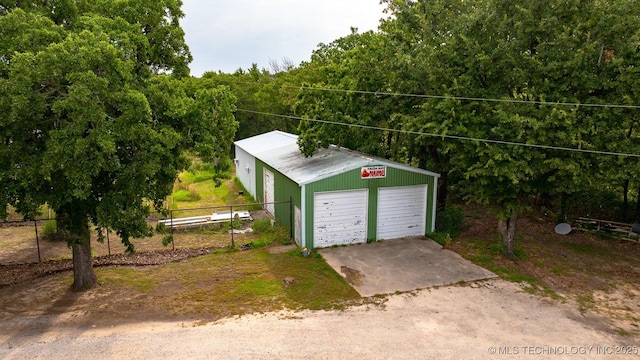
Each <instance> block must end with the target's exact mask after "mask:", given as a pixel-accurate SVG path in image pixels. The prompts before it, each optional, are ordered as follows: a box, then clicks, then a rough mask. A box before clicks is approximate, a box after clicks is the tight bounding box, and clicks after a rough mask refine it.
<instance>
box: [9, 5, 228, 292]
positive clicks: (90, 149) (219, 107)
mask: <svg viewBox="0 0 640 360" xmlns="http://www.w3.org/2000/svg"><path fill="white" fill-rule="evenodd" d="M58 3H59V4H64V5H65V6H64V7H59V6H57V5H56V4H58ZM180 4H181V2H180V1H177V0H173V1H172V0H165V1H155V2H153V1H142V0H140V1H134V0H131V1H121V2H112V1H106V0H105V1H93V2H85V1H63V0H60V1H59V2H55V1H54V2H45V3H44V5H43V4H42V3H40V2H37V3H35V5H31V4H30V3H29V6H27V5H25V6H24V9H23V8H21V6H18V5H17V4H15V5H13V4H10V5H6V4H3V5H2V11H3V13H4V14H5V15H3V16H1V17H0V33H2V34H3V37H2V40H0V112H1V113H2V114H3V115H2V118H1V120H0V133H1V134H2V136H3V139H2V142H1V143H0V154H1V156H2V157H1V159H2V160H1V163H0V200H2V201H3V203H4V204H7V205H12V206H14V207H15V208H16V209H17V210H18V211H19V212H20V213H22V214H24V215H25V217H27V218H32V217H34V216H35V214H36V213H37V209H38V207H39V206H40V205H42V204H45V203H46V204H48V205H49V206H51V207H52V208H53V209H54V210H55V212H56V214H57V217H58V221H59V225H60V227H61V230H62V231H63V233H65V234H66V237H67V240H68V243H69V245H70V247H71V248H72V252H73V264H74V283H73V288H74V289H76V290H82V289H86V288H90V287H92V286H93V285H94V284H95V283H96V276H95V273H94V271H93V268H92V260H91V238H90V226H91V225H94V226H96V228H97V230H98V233H99V235H101V234H102V231H103V230H104V229H113V230H115V231H116V233H117V234H118V235H119V236H120V237H121V238H122V241H123V243H124V244H125V246H126V247H127V251H129V252H132V251H133V250H134V246H133V244H132V243H131V241H130V239H131V238H136V237H143V236H147V235H150V234H151V232H152V228H151V227H150V226H149V225H148V224H147V223H146V221H145V217H146V216H147V215H148V214H149V212H150V205H148V204H149V203H150V204H152V205H153V206H155V207H156V208H157V209H160V208H161V205H162V202H163V200H164V199H165V198H166V196H167V195H168V194H170V193H171V190H172V185H173V182H174V180H175V178H176V176H177V174H178V172H179V171H180V170H181V169H183V168H185V167H186V166H187V165H188V161H187V158H186V157H185V156H184V154H183V151H184V150H185V149H186V148H195V150H196V151H198V152H199V153H202V154H204V155H205V156H208V157H220V158H222V159H224V158H225V157H227V156H228V152H223V153H221V154H217V152H218V151H219V148H216V147H214V146H215V145H218V146H219V147H220V148H224V146H226V145H228V146H229V147H230V141H231V140H230V139H232V138H233V132H234V131H235V125H234V124H235V122H234V119H233V115H232V111H233V101H234V100H233V97H231V96H230V95H229V94H228V92H227V91H226V90H225V89H223V88H220V89H198V90H196V91H188V90H183V91H180V90H177V91H176V94H177V95H178V97H177V98H176V99H174V102H167V101H165V102H163V101H162V100H158V98H161V97H162V95H163V94H162V91H163V90H162V84H166V83H173V84H174V85H175V84H178V83H179V82H180V80H178V79H179V76H180V75H184V74H185V73H186V72H187V71H188V68H187V67H186V66H187V64H188V62H189V60H190V55H189V53H188V48H187V46H186V44H185V43H184V39H183V35H184V33H183V32H182V30H181V29H180V27H179V24H178V19H179V18H180V17H181V16H182V13H181V12H180ZM61 9H64V10H65V11H64V12H63V13H60V12H59V10H61ZM158 72H165V73H171V74H172V75H162V76H159V75H156V74H157V73H158ZM176 88H178V89H180V88H183V87H178V86H176ZM165 90H166V88H165ZM160 104H163V105H165V106H166V107H165V108H160ZM218 125H220V127H218ZM216 131H220V133H217V132H216ZM4 208H5V207H4V206H3V207H2V209H3V210H4ZM4 215H6V214H4Z"/></svg>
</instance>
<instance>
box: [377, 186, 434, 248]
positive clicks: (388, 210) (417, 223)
mask: <svg viewBox="0 0 640 360" xmlns="http://www.w3.org/2000/svg"><path fill="white" fill-rule="evenodd" d="M426 217H427V185H418V186H400V187H389V188H379V189H378V231H377V239H378V240H382V239H397V238H401V237H405V236H419V235H424V232H425V221H426V220H425V219H426Z"/></svg>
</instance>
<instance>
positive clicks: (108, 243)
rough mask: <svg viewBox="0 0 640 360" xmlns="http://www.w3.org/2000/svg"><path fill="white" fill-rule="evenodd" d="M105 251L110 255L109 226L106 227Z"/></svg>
mask: <svg viewBox="0 0 640 360" xmlns="http://www.w3.org/2000/svg"><path fill="white" fill-rule="evenodd" d="M107 251H108V253H109V256H111V242H110V241H109V228H107Z"/></svg>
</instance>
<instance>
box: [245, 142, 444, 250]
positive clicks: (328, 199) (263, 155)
mask: <svg viewBox="0 0 640 360" xmlns="http://www.w3.org/2000/svg"><path fill="white" fill-rule="evenodd" d="M235 149H236V158H235V164H236V174H237V177H238V179H239V180H240V182H242V184H243V185H244V187H245V188H246V189H247V191H249V192H250V193H251V195H253V197H254V198H255V199H256V201H258V202H261V203H265V208H266V209H267V210H268V211H269V212H270V213H271V214H272V215H274V217H275V218H276V219H277V220H278V222H279V223H280V224H282V225H284V226H291V223H292V222H293V229H294V231H293V237H294V239H295V241H296V243H297V244H298V245H300V246H303V247H308V248H321V247H329V246H333V245H348V244H357V243H365V242H367V241H374V240H383V239H387V240H388V239H395V238H402V237H406V236H422V235H426V234H428V233H430V232H432V231H434V229H435V218H436V199H437V188H438V186H437V185H438V177H439V174H436V173H433V172H430V171H426V170H422V169H417V168H414V167H411V166H407V165H403V164H400V163H396V162H392V161H389V160H385V159H380V158H375V157H372V156H368V155H365V154H362V153H359V152H356V151H352V150H348V149H345V148H339V147H335V146H331V147H329V148H328V149H319V150H317V151H316V152H315V153H314V155H313V156H312V157H305V156H304V155H303V154H302V153H301V152H300V150H299V148H298V145H297V136H296V135H293V134H289V133H285V132H281V131H272V132H269V133H266V134H262V135H258V136H254V137H250V138H247V139H244V140H239V141H236V142H235Z"/></svg>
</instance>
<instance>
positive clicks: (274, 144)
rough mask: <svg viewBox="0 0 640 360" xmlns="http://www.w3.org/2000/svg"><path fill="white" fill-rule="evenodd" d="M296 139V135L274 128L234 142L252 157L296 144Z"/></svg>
mask: <svg viewBox="0 0 640 360" xmlns="http://www.w3.org/2000/svg"><path fill="white" fill-rule="evenodd" d="M297 141H298V136H297V135H294V134H289V133H286V132H282V131H278V130H275V131H271V132H268V133H265V134H262V135H257V136H252V137H250V138H246V139H243V140H238V141H236V142H235V144H236V146H238V147H240V148H241V149H242V150H244V151H246V152H247V153H249V154H251V155H253V156H254V157H258V156H257V155H258V154H260V153H263V152H266V151H269V150H273V149H277V148H279V147H281V146H288V145H291V144H296V143H297ZM258 158H259V157H258Z"/></svg>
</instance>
